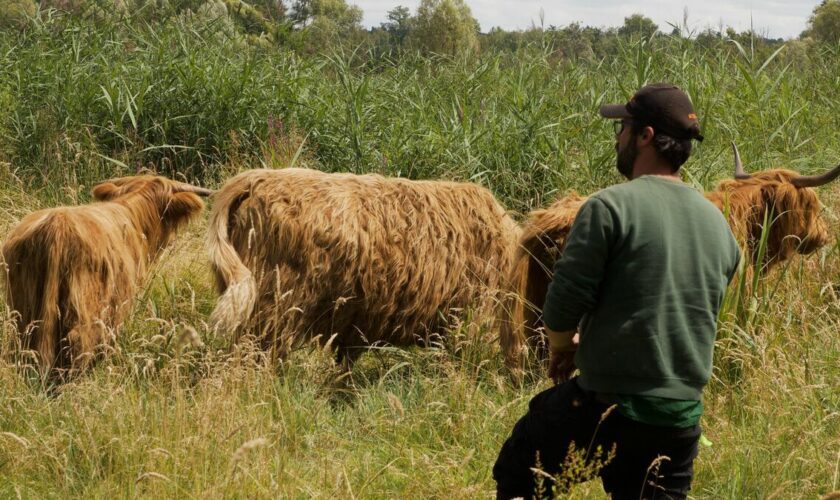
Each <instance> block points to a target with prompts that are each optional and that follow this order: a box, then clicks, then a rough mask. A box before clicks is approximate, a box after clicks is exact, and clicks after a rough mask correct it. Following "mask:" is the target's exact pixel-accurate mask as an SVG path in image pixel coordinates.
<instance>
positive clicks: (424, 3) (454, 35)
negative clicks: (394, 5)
mask: <svg viewBox="0 0 840 500" xmlns="http://www.w3.org/2000/svg"><path fill="white" fill-rule="evenodd" d="M478 31H479V26H478V21H476V19H475V18H474V17H473V16H472V11H470V8H469V7H468V6H467V4H465V3H464V0H421V2H420V6H419V7H417V16H416V18H415V29H414V31H413V38H414V40H415V41H416V43H417V45H418V46H419V47H420V48H421V49H422V50H424V51H427V52H437V53H441V54H455V53H457V52H460V51H462V50H475V49H476V48H478V37H477V33H478Z"/></svg>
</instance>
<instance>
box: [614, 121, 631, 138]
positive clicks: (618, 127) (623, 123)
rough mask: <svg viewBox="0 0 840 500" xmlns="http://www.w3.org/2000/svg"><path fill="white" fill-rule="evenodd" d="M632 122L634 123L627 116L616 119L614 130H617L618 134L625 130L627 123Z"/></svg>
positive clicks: (616, 133)
mask: <svg viewBox="0 0 840 500" xmlns="http://www.w3.org/2000/svg"><path fill="white" fill-rule="evenodd" d="M631 123H633V120H630V119H629V118H625V119H623V120H615V121H614V122H613V130H615V135H618V134H620V133H621V132H623V131H624V128H625V127H626V126H627V125H630V124H631Z"/></svg>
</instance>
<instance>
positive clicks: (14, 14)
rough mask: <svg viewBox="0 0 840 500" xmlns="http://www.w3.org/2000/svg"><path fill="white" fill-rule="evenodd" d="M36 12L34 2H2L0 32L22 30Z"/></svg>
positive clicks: (32, 0)
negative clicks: (13, 29)
mask: <svg viewBox="0 0 840 500" xmlns="http://www.w3.org/2000/svg"><path fill="white" fill-rule="evenodd" d="M37 11H38V7H37V6H36V5H35V1H34V0H4V1H3V2H2V3H0V30H3V29H7V28H15V29H22V28H23V27H24V26H26V25H27V24H28V23H29V19H31V18H32V17H34V16H35V13H36V12H37Z"/></svg>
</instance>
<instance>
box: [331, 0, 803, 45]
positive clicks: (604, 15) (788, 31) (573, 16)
mask: <svg viewBox="0 0 840 500" xmlns="http://www.w3.org/2000/svg"><path fill="white" fill-rule="evenodd" d="M348 2H349V3H355V4H356V5H358V6H359V7H361V8H362V10H363V11H364V13H365V17H364V24H365V26H379V24H380V23H382V22H384V21H385V17H386V14H387V12H388V11H389V10H391V9H393V8H394V7H396V6H398V5H404V6H406V7H408V8H409V9H411V11H412V12H414V11H416V9H417V6H418V5H419V4H420V1H419V0H348ZM467 4H468V5H469V6H470V9H472V12H473V16H475V18H476V19H478V22H479V23H480V24H481V30H482V31H485V32H486V31H488V30H490V28H492V27H494V26H500V27H502V28H503V29H506V30H515V29H525V28H528V27H530V26H531V25H532V24H535V25H539V24H540V12H541V11H542V12H543V14H544V18H543V23H544V24H545V26H549V25H554V26H565V25H567V24H569V23H572V22H580V23H582V24H584V25H589V26H601V27H608V26H620V25H621V24H622V23H623V22H624V18H625V17H626V16H629V15H630V14H634V13H640V14H643V15H645V16H647V17H649V18H651V19H653V20H654V22H656V24H658V25H659V27H660V29H661V30H663V31H670V27H669V24H668V23H671V24H681V23H682V19H683V9H684V8H686V7H687V8H688V24H689V27H690V28H692V29H696V30H703V29H705V28H707V27H714V28H716V27H718V26H720V25H721V24H723V25H724V26H732V27H733V28H735V29H736V30H738V31H746V30H748V29H749V28H750V24H752V26H753V28H754V29H755V30H756V31H757V32H758V33H761V34H765V35H767V36H769V37H773V38H777V37H782V38H792V37H797V36H799V34H800V33H801V32H802V31H803V30H804V29H805V25H806V24H807V22H808V17H809V16H810V15H811V13H812V12H813V10H814V7H816V6H817V4H819V0H789V1H774V0H766V1H760V0H758V1H757V0H730V1H722V0H706V1H703V2H690V3H689V2H683V3H678V2H673V1H666V0H649V1H645V2H638V1H637V2H626V1H620V0H601V1H599V2H593V1H591V0H560V1H548V0H518V1H515V2H512V1H502V0H467Z"/></svg>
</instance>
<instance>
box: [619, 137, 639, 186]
mask: <svg viewBox="0 0 840 500" xmlns="http://www.w3.org/2000/svg"><path fill="white" fill-rule="evenodd" d="M637 156H639V150H638V148H636V141H635V137H631V138H630V140H629V141H627V145H626V146H624V148H623V149H622V148H620V147H619V148H618V155H617V159H616V168H617V169H618V172H619V173H620V174H621V175H623V176H624V177H625V178H627V179H628V180H630V179H632V178H633V177H632V176H633V164H634V163H636V157H637Z"/></svg>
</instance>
